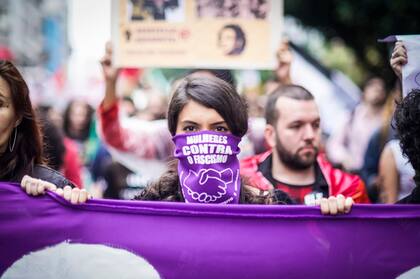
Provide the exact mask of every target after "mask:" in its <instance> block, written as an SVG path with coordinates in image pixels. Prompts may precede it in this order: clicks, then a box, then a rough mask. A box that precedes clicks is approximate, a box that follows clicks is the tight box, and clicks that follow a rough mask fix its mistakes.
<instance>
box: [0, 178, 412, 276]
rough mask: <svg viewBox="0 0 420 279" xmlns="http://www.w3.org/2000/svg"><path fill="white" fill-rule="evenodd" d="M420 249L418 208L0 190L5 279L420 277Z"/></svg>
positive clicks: (0, 260) (0, 271) (0, 269)
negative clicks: (326, 211)
mask: <svg viewBox="0 0 420 279" xmlns="http://www.w3.org/2000/svg"><path fill="white" fill-rule="evenodd" d="M419 247H420V206H414V205H405V206H404V205H399V206H396V205H393V206H386V205H356V206H354V208H353V209H352V212H351V213H350V214H348V215H340V216H322V215H321V214H320V212H319V208H316V207H308V206H279V205H271V206H262V205H214V204H211V205H207V204H185V203H168V202H138V201H116V200H90V201H89V202H88V203H87V204H83V205H71V204H70V203H68V202H66V201H64V200H63V199H62V198H61V197H59V196H57V195H55V194H52V193H47V194H46V195H45V196H41V197H29V196H28V195H26V193H24V192H23V191H22V189H21V188H20V187H19V186H18V185H16V184H9V183H0V278H43V279H45V278H168V279H170V278H187V279H188V278H191V279H192V278H204V279H206V278H343V279H346V278H396V277H398V278H419V277H418V275H419V273H420V272H419V269H420V268H419V266H420V248H419ZM416 276H417V277H416Z"/></svg>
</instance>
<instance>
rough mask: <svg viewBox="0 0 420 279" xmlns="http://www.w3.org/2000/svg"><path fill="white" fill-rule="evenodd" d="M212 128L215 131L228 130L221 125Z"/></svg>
mask: <svg viewBox="0 0 420 279" xmlns="http://www.w3.org/2000/svg"><path fill="white" fill-rule="evenodd" d="M214 130H215V131H216V132H228V131H229V129H228V128H226V127H223V126H217V127H216V128H215V129H214Z"/></svg>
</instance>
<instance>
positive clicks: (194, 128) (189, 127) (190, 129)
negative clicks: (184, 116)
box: [182, 126, 197, 132]
mask: <svg viewBox="0 0 420 279" xmlns="http://www.w3.org/2000/svg"><path fill="white" fill-rule="evenodd" d="M182 130H183V131H185V132H194V131H196V130H197V129H196V127H195V126H185V127H184V128H183V129H182Z"/></svg>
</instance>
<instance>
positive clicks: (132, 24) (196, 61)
mask: <svg viewBox="0 0 420 279" xmlns="http://www.w3.org/2000/svg"><path fill="white" fill-rule="evenodd" d="M158 2H159V3H160V4H158ZM282 9H283V2H282V1H281V0H279V1H277V0H276V1H273V0H263V1H249V0H241V1H236V2H234V1H199V0H197V1H194V0H171V1H141V0H113V1H112V42H113V45H114V61H115V64H116V65H117V66H120V67H169V68H252V69H269V68H273V67H274V66H275V63H276V59H275V50H276V48H277V47H278V46H279V43H280V37H281V29H282V14H283V10H282Z"/></svg>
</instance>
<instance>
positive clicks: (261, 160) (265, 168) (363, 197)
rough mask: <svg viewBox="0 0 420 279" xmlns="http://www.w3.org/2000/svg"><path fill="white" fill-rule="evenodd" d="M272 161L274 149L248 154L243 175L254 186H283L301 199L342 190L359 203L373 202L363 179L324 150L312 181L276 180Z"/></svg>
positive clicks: (266, 189) (278, 187) (326, 195)
mask: <svg viewBox="0 0 420 279" xmlns="http://www.w3.org/2000/svg"><path fill="white" fill-rule="evenodd" d="M271 164H272V156H271V151H267V152H265V153H262V154H259V155H255V156H251V157H248V158H245V159H244V160H242V161H241V175H242V176H243V177H244V178H245V181H246V182H247V184H249V185H250V186H252V187H255V188H257V189H260V190H262V191H268V190H271V189H280V190H282V191H284V192H286V193H287V194H289V196H290V197H291V198H292V199H293V200H294V201H296V202H297V203H305V199H307V201H310V200H311V199H313V198H319V197H320V196H322V197H328V196H336V195H338V194H342V195H343V196H345V197H352V198H353V199H354V201H355V202H356V203H370V201H369V198H368V195H367V191H366V188H365V185H364V183H363V181H362V180H361V179H360V178H359V177H358V176H356V175H352V174H349V173H345V172H343V171H341V170H338V169H334V168H333V167H332V166H331V164H330V163H329V162H328V161H327V159H326V158H325V156H324V155H323V154H320V155H318V157H317V160H316V163H315V182H314V184H312V185H304V186H301V185H290V184H286V183H283V182H281V181H277V180H275V179H274V178H273V176H272V174H271Z"/></svg>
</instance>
